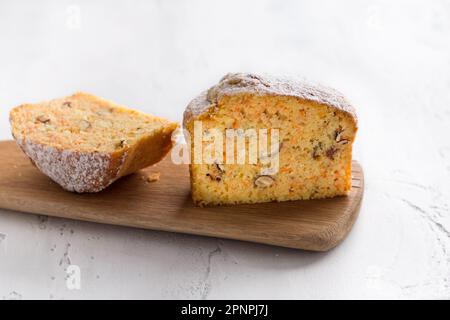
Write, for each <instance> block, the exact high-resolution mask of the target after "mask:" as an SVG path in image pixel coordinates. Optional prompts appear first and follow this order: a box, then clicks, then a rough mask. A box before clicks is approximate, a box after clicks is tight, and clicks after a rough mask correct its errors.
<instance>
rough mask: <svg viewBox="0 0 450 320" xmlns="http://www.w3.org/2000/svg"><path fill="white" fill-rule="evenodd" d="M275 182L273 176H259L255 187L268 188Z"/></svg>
mask: <svg viewBox="0 0 450 320" xmlns="http://www.w3.org/2000/svg"><path fill="white" fill-rule="evenodd" d="M274 182H275V179H274V178H272V177H271V176H259V177H258V178H256V179H255V186H256V187H259V188H268V187H270V186H271V185H272V184H273V183H274Z"/></svg>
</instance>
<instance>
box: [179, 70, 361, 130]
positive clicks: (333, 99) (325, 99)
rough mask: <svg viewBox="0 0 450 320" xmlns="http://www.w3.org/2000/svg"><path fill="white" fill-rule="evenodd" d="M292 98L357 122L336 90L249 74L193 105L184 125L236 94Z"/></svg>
mask: <svg viewBox="0 0 450 320" xmlns="http://www.w3.org/2000/svg"><path fill="white" fill-rule="evenodd" d="M243 93H249V94H261V95H280V96H291V97H297V98H300V99H304V100H307V101H313V102H317V103H320V104H324V105H327V106H329V107H332V108H336V109H338V110H341V111H344V112H346V113H348V114H350V115H351V116H352V117H353V118H354V120H355V122H357V116H356V112H355V109H354V108H353V106H352V105H351V104H350V102H348V101H347V99H345V97H344V96H343V95H342V94H341V93H340V92H338V91H337V90H335V89H332V88H330V87H326V86H323V85H320V84H313V83H309V82H306V81H303V80H297V79H293V78H288V77H276V76H270V75H256V74H250V73H229V74H227V75H225V76H224V77H223V78H222V79H221V80H220V81H219V83H218V84H216V85H215V86H213V87H212V88H210V89H209V90H208V91H206V92H203V93H201V94H200V95H199V96H197V97H196V98H195V99H194V100H192V101H191V102H190V104H189V105H188V107H187V108H186V111H185V113H184V124H186V123H187V122H189V121H190V120H191V119H192V118H195V117H197V116H199V115H200V114H202V113H203V112H205V111H207V110H208V109H209V108H212V107H214V106H215V102H216V101H217V99H218V98H219V97H221V96H227V95H235V94H243Z"/></svg>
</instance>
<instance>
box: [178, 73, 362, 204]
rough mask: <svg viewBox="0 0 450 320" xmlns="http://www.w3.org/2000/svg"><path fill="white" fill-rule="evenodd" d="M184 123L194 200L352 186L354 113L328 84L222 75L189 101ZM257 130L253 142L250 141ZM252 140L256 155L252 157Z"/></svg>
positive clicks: (314, 193)
mask: <svg viewBox="0 0 450 320" xmlns="http://www.w3.org/2000/svg"><path fill="white" fill-rule="evenodd" d="M184 127H185V129H186V131H187V133H188V134H187V135H188V139H187V140H188V141H189V143H190V151H191V157H192V159H193V160H192V161H191V165H190V175H191V185H192V197H193V200H194V202H195V203H196V204H198V205H221V204H237V203H257V202H268V201H285V200H299V199H317V198H326V197H334V196H339V195H345V194H347V193H348V191H349V190H350V188H351V166H352V145H353V141H354V139H355V135H356V131H357V118H356V114H355V110H354V108H353V107H352V106H351V105H350V103H349V102H348V101H347V100H346V99H345V98H344V97H343V96H342V94H340V93H339V92H337V91H335V90H333V89H330V88H327V87H323V86H319V85H313V84H310V83H305V82H303V81H297V80H292V79H286V78H277V77H271V76H259V75H254V74H244V73H236V74H228V75H226V76H225V77H224V78H222V79H221V80H220V82H219V83H218V84H217V85H215V86H214V87H212V88H211V89H209V90H208V91H206V92H204V93H202V94H200V95H199V96H198V97H196V98H195V99H194V100H193V101H192V102H191V103H190V104H189V105H188V107H187V109H186V111H185V113H184ZM196 128H201V131H199V130H197V131H196ZM231 129H233V130H234V131H232V130H231ZM275 129H276V130H275ZM230 130H231V131H230ZM264 130H267V131H266V132H267V135H266V136H267V137H266V139H267V141H268V142H267V148H266V149H264V148H262V147H263V146H264V145H265V143H264V140H263V139H262V136H261V133H264V132H265V131H264ZM229 131H230V132H231V133H232V135H230V136H231V137H236V141H237V138H238V137H239V136H241V137H242V136H243V137H244V138H245V141H244V143H243V144H241V146H242V148H243V149H244V155H245V160H246V161H245V162H244V163H242V161H241V162H238V161H237V160H236V159H237V158H238V155H237V153H238V152H241V151H242V150H239V146H238V145H239V144H238V143H237V142H236V144H235V146H232V147H231V148H230V147H229V145H228V150H227V144H228V143H229V142H230V140H229V139H228V138H227V136H228V133H227V132H229ZM217 132H220V133H221V134H223V137H222V138H223V141H224V142H223V146H222V147H221V148H218V147H217V145H212V142H211V141H212V140H211V139H209V138H205V136H208V135H213V136H214V137H216V133H217ZM274 132H277V135H273V137H274V138H272V133H274ZM199 133H201V135H202V136H203V137H202V138H201V139H198V137H196V134H197V135H198V134H199ZM212 133H214V134H212ZM233 134H234V135H233ZM255 135H256V138H257V140H258V141H257V142H256V143H255V141H253V143H251V141H250V140H251V137H255ZM275 137H276V139H275ZM233 139H234V138H233ZM233 139H231V140H233ZM275 140H276V141H277V143H275ZM199 141H200V143H199ZM261 142H263V143H261ZM196 143H197V144H201V147H200V148H199V147H198V145H197V146H196ZM255 145H256V146H257V158H256V161H255V157H253V159H251V154H252V151H253V154H254V153H255V148H254V147H255ZM274 146H276V148H274ZM252 148H253V149H252ZM199 150H201V151H199ZM264 150H267V151H264ZM206 151H208V152H209V154H206V153H207V152H206ZM199 152H200V155H199ZM229 153H233V154H231V155H230V154H229ZM210 154H211V155H210ZM199 157H202V160H203V161H199V159H198V158H199ZM267 157H271V158H273V159H275V158H276V159H275V160H276V161H277V162H278V163H277V164H276V166H273V162H268V161H265V160H267V159H266V158H267ZM205 159H206V160H207V161H205ZM230 159H231V160H234V161H230ZM273 159H272V160H273Z"/></svg>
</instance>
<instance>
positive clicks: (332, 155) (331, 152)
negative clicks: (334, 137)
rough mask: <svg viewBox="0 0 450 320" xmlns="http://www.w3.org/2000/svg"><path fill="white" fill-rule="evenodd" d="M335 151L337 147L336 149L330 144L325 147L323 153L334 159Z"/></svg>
mask: <svg viewBox="0 0 450 320" xmlns="http://www.w3.org/2000/svg"><path fill="white" fill-rule="evenodd" d="M336 152H338V149H336V148H335V147H334V146H331V147H329V148H328V149H327V151H326V152H325V154H326V156H327V157H328V158H329V159H330V160H334V155H335V154H336Z"/></svg>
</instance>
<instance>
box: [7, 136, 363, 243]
mask: <svg viewBox="0 0 450 320" xmlns="http://www.w3.org/2000/svg"><path fill="white" fill-rule="evenodd" d="M0 152H1V154H2V155H7V156H4V157H2V158H1V159H0V207H1V208H5V209H10V210H17V211H22V212H28V213H35V214H45V215H50V216H56V217H63V218H69V219H77V220H84V221H92V222H98V223H106V224H114V225H123V226H129V227H137V228H143V229H152V230H163V231H172V232H181V233H188V234H196V235H204V236H213V237H220V238H227V239H236V240H244V241H251V242H257V243H264V244H271V245H277V246H283V247H290V248H297V249H306V250H313V251H326V250H329V249H331V248H333V247H334V246H336V245H337V244H338V243H340V242H341V241H342V240H343V239H344V238H345V236H346V235H347V234H348V232H349V231H350V229H351V227H352V226H353V223H354V222H355V220H356V218H357V216H358V212H359V208H360V205H361V201H362V197H363V192H364V176H363V171H362V169H361V167H360V165H359V164H358V163H357V162H356V161H354V162H353V170H352V171H353V187H352V190H351V193H350V194H349V196H347V197H338V198H334V199H325V200H311V201H292V202H281V203H266V204H255V205H239V206H228V207H210V208H199V207H196V206H194V205H193V203H192V201H191V198H190V185H189V172H188V168H187V166H186V165H174V164H173V163H172V162H171V161H170V157H167V158H166V159H165V160H163V161H162V162H161V163H159V164H157V165H155V166H153V167H151V168H148V169H146V170H143V171H141V172H139V173H136V174H134V175H131V176H129V177H126V178H123V179H121V180H119V181H117V182H116V183H115V184H113V185H112V186H111V187H109V188H108V189H106V190H105V191H103V192H101V193H97V194H83V195H80V194H74V193H70V192H66V191H64V190H62V189H61V188H60V187H59V186H58V185H57V184H56V183H54V182H53V181H51V180H50V179H49V178H47V177H46V176H44V175H43V174H41V173H40V172H39V171H38V170H37V169H36V168H35V167H34V166H32V164H31V163H30V161H29V160H28V158H27V157H26V156H25V155H24V154H23V153H22V152H21V151H20V149H19V148H18V147H17V146H16V144H15V143H14V142H12V141H3V142H0ZM149 172H161V179H160V181H157V182H152V183H148V182H146V181H145V179H143V176H145V175H146V174H148V173H149Z"/></svg>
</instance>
